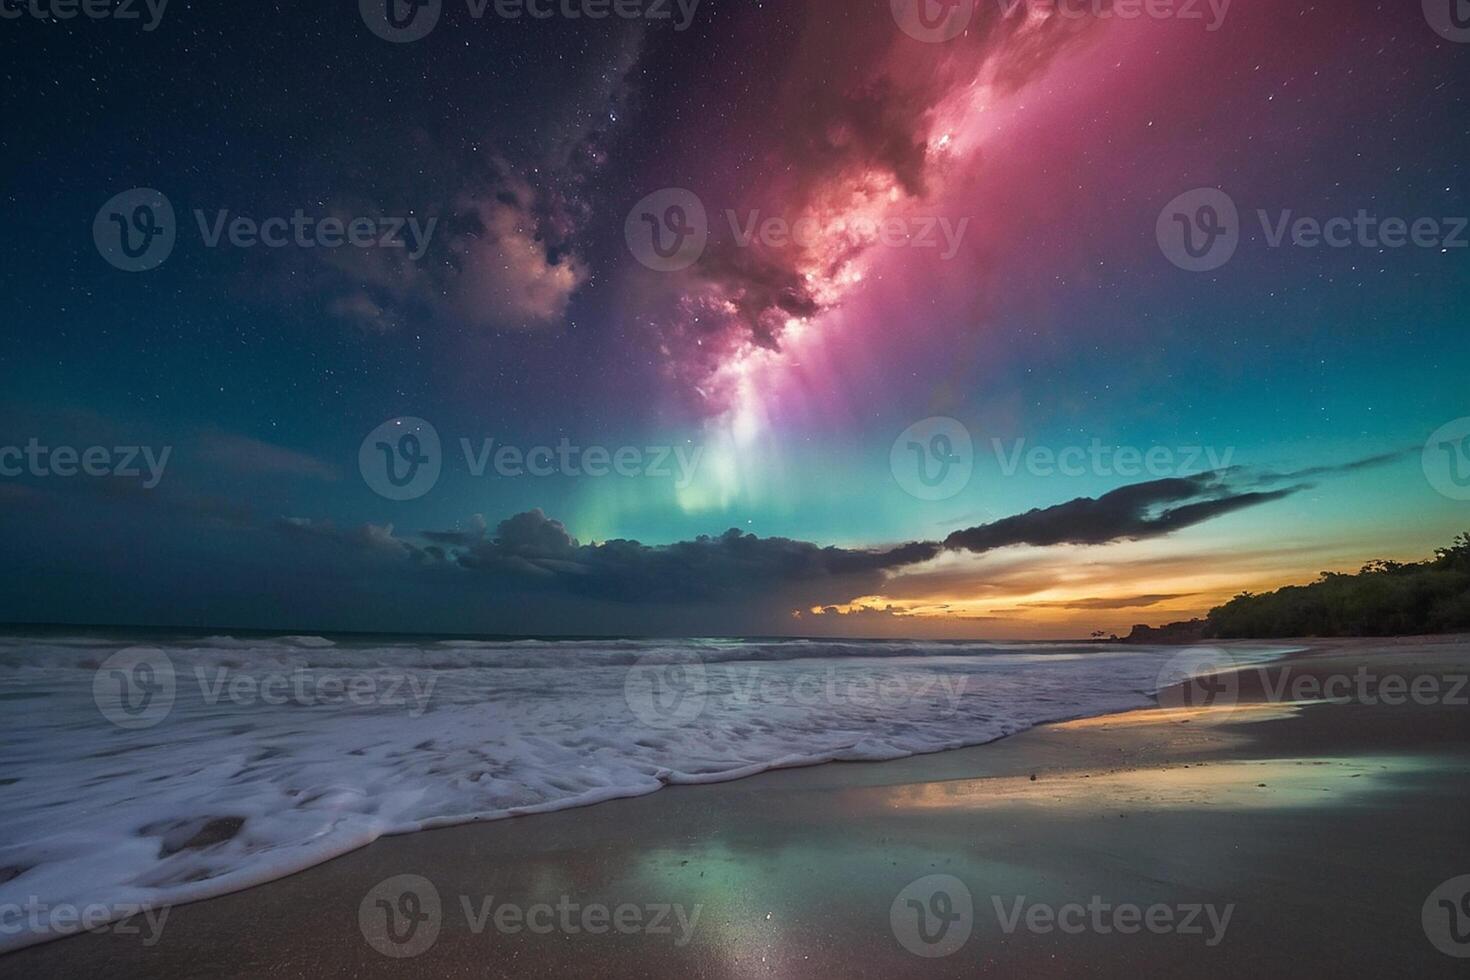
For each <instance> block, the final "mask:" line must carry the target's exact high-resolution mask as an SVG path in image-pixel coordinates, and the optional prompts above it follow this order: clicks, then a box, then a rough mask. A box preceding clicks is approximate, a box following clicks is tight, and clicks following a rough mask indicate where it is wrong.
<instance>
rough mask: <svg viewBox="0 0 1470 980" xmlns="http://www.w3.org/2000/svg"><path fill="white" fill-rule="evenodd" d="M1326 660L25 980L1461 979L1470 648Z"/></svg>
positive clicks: (436, 874)
mask: <svg viewBox="0 0 1470 980" xmlns="http://www.w3.org/2000/svg"><path fill="white" fill-rule="evenodd" d="M1307 645H1309V646H1310V649H1308V650H1307V651H1306V652H1304V653H1302V654H1298V655H1295V656H1293V657H1291V658H1289V659H1287V660H1285V661H1282V662H1280V663H1278V664H1275V665H1272V666H1271V667H1269V668H1259V669H1258V668H1249V669H1247V670H1245V671H1244V672H1243V673H1241V674H1239V675H1237V678H1236V680H1235V681H1232V682H1231V683H1230V684H1229V685H1227V688H1226V694H1225V695H1224V696H1222V697H1219V698H1217V699H1216V700H1215V703H1214V704H1213V705H1211V706H1208V707H1198V706H1181V705H1179V704H1178V700H1179V699H1177V698H1173V697H1170V696H1165V697H1162V698H1161V701H1162V702H1163V703H1164V704H1165V705H1167V706H1166V707H1161V708H1158V709H1152V710H1141V711H1133V712H1128V713H1124V714H1116V715H1109V716H1104V717H1098V718H1091V719H1084V720H1079V721H1074V722H1067V723H1060V724H1054V725H1047V726H1043V727H1041V728H1037V729H1034V730H1031V731H1028V732H1025V733H1023V734H1020V735H1017V736H1014V737H1011V738H1007V739H1004V740H1001V741H998V742H995V743H992V744H989V745H984V746H979V747H976V748H971V749H963V750H957V751H951V752H943V753H938V754H934V755H926V756H917V757H912V758H908V759H902V760H897V761H893V762H886V763H852V764H848V763H836V764H829V765H824V766H817V767H813V768H805V769H791V770H781V771H776V772H769V773H765V774H762V775H759V776H755V777H752V778H749V779H744V780H740V781H736V782H731V783H723V784H718V785H708V786H675V787H670V788H667V789H664V790H662V791H660V792H657V793H654V794H651V795H648V796H643V797H639V798H636V799H627V800H618V801H613V802H609V803H605V804H601V805H598V806H593V807H587V808H583V809H576V810H568V811H564V812H558V813H550V814H545V815H537V816H531V817H526V818H519V819H512V820H505V821H499V822H494V823H487V824H476V825H468V826H461V827H453V828H448V829H443V830H434V831H426V832H422V833H417V834H409V835H404V836H398V837H391V838H385V839H383V840H380V841H377V842H376V843H374V844H372V845H370V846H368V847H365V848H363V849H361V850H358V851H356V852H353V853H351V854H348V855H346V856H343V857H341V858H338V859H336V860H334V861H330V862H328V863H326V864H323V865H320V866H318V867H315V868H312V869H310V870H307V871H305V872H302V873H299V874H296V875H292V876H290V877H288V878H285V879H282V880H280V881H277V882H274V883H271V884H268V885H264V886H261V887H258V888H254V889H250V890H247V891H243V892H239V893H236V894H232V895H227V896H224V897H221V898H217V899H212V900H209V901H204V902H199V903H195V904H192V905H187V906H181V907H177V908H173V909H170V910H168V913H167V915H166V917H165V918H163V919H162V920H161V921H158V922H156V923H152V924H150V923H146V922H139V923H137V924H136V931H129V933H128V934H123V932H122V931H121V930H116V929H113V930H109V931H107V932H101V933H97V934H88V935H78V936H74V937H71V938H67V939H63V940H59V941H55V942H49V943H45V944H42V945H38V946H33V947H30V948H27V949H23V950H20V951H19V952H16V953H12V954H10V955H7V956H5V957H3V958H0V976H4V977H46V976H63V975H88V974H102V973H106V974H107V975H110V976H114V977H145V976H161V975H189V976H201V977H202V976H262V977H375V976H389V975H401V974H415V975H425V976H629V977H633V976H707V977H754V976H860V977H893V976H916V977H917V976H923V977H930V976H937V977H969V976H976V975H995V976H1008V975H1023V976H1088V977H1111V976H1118V977H1122V976H1133V975H1137V974H1139V973H1141V972H1145V971H1147V972H1165V973H1172V972H1178V973H1182V974H1188V975H1194V976H1208V977H1215V976H1218V977H1226V976H1232V977H1234V976H1240V975H1256V976H1285V975H1288V974H1294V975H1299V974H1302V973H1303V972H1305V973H1307V974H1312V975H1353V976H1366V975H1371V974H1387V973H1394V974H1412V975H1416V976H1428V977H1437V976H1444V977H1450V976H1463V975H1464V970H1465V960H1463V959H1460V958H1456V957H1454V956H1452V955H1449V952H1444V951H1441V949H1440V948H1437V947H1436V945H1435V942H1434V941H1432V939H1431V936H1430V935H1429V932H1428V931H1427V930H1426V923H1425V918H1424V914H1425V912H1426V904H1427V905H1428V915H1429V920H1430V922H1431V926H1432V927H1434V928H1438V927H1435V926H1433V923H1435V922H1438V920H1439V919H1440V918H1442V919H1443V920H1444V923H1445V924H1446V925H1448V924H1450V920H1449V915H1450V909H1451V908H1452V906H1446V907H1445V908H1444V911H1440V910H1439V909H1440V906H1439V905H1438V901H1437V900H1435V901H1431V896H1432V893H1435V891H1436V889H1437V888H1438V887H1439V886H1440V885H1441V884H1442V883H1444V882H1446V881H1448V880H1450V879H1453V878H1456V877H1457V876H1460V875H1470V839H1467V828H1470V723H1467V719H1470V709H1467V707H1466V706H1465V699H1466V698H1467V696H1470V690H1467V689H1466V688H1465V687H1464V686H1463V678H1464V676H1465V674H1466V673H1467V671H1470V639H1467V638H1465V637H1453V638H1445V639H1416V640H1398V641H1380V640H1373V641H1369V640H1353V641H1307ZM1393 678H1403V690H1402V691H1400V685H1399V682H1398V681H1397V680H1393ZM1303 695H1305V697H1302V696H1303ZM1314 695H1315V697H1314ZM1324 695H1326V696H1330V697H1334V698H1335V700H1331V701H1327V700H1318V699H1317V698H1320V697H1322V696H1324ZM936 875H942V876H947V877H945V878H943V879H933V878H931V877H930V876H936ZM400 876H415V877H414V878H400ZM390 879H398V880H397V881H389V880H390ZM926 879H927V883H926ZM385 881H389V884H387V885H382V884H381V883H383V882H385ZM425 882H426V883H428V885H429V886H431V887H429V888H425V887H424V883H425ZM936 882H938V885H937V886H936ZM956 882H957V883H958V884H956ZM936 887H938V888H939V891H940V892H943V894H938V893H937V892H936V891H935V888H936ZM409 892H413V895H412V897H411V898H408V900H407V901H405V898H406V897H408V893H409ZM380 900H381V901H382V903H383V904H381V905H380V904H379V901H380ZM1456 900H1458V899H1456ZM436 905H437V910H436V909H435V906H436ZM390 912H391V913H392V917H391V921H390V916H389V913H390ZM921 913H922V914H923V917H924V921H922V922H921V921H920V914H921ZM1455 914H1456V915H1458V914H1459V913H1458V912H1456V913H1455ZM1466 915H1470V912H1467V913H1466ZM411 920H412V921H411ZM1456 923H1457V925H1458V928H1459V930H1462V931H1461V932H1460V933H1459V934H1460V935H1463V930H1464V929H1466V928H1470V919H1466V918H1465V917H1464V916H1460V917H1459V918H1458V919H1457V920H1456ZM154 926H157V928H154ZM1442 931H1443V930H1442ZM390 933H392V934H393V935H390ZM1446 935H1448V936H1449V937H1450V938H1448V939H1446V938H1445V937H1444V936H1441V937H1440V945H1441V946H1445V945H1448V946H1449V949H1450V952H1458V953H1459V954H1460V955H1461V956H1467V955H1470V942H1466V943H1457V942H1456V940H1455V938H1454V935H1455V933H1453V932H1447V933H1446ZM395 939H396V940H397V941H395ZM385 951H386V952H385ZM940 952H943V953H946V954H947V955H942V956H935V955H930V954H934V953H940ZM389 954H394V955H389ZM402 954H411V955H402Z"/></svg>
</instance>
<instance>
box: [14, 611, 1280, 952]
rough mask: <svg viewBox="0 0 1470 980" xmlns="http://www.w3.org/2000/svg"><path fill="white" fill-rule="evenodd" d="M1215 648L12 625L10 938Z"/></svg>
mask: <svg viewBox="0 0 1470 980" xmlns="http://www.w3.org/2000/svg"><path fill="white" fill-rule="evenodd" d="M1285 650H1286V648H1284V647H1271V646H1260V647H1258V648H1252V649H1249V650H1242V649H1240V648H1235V647H1232V648H1231V650H1230V656H1231V657H1232V658H1234V659H1235V660H1237V661H1239V660H1241V659H1247V660H1251V661H1259V660H1265V659H1270V658H1273V657H1275V656H1277V655H1279V654H1281V653H1283V652H1285ZM1201 657H1203V659H1204V660H1205V661H1206V662H1207V664H1208V665H1209V666H1215V665H1217V664H1218V655H1217V654H1213V653H1210V652H1209V651H1204V652H1203V653H1202V652H1201V651H1200V650H1196V649H1188V650H1186V649H1182V648H1178V647H1128V646H1120V645H1113V644H1085V643H1071V644H1069V643H991V642H986V643H980V642H972V643H962V642H917V641H915V642H897V641H852V642H848V641H840V642H839V641H826V640H730V639H687V640H576V641H553V640H503V641H502V640H496V641H486V640H461V639H455V640H444V639H433V638H410V637H373V638H364V637H350V638H349V637H325V636H275V637H271V636H263V635H229V636H223V635H222V636H199V635H194V636H145V635H142V634H137V633H126V634H124V633H122V632H118V633H114V634H112V635H80V634H75V635H66V634H64V633H58V632H55V631H52V632H51V633H49V634H44V635H31V636H9V637H0V705H3V710H0V736H3V741H4V746H5V750H6V758H5V765H4V768H3V771H0V951H3V950H8V949H13V948H18V947H20V946H24V945H28V944H30V943H32V942H36V941H40V940H42V939H45V938H49V937H51V936H54V935H58V934H61V933H64V932H67V931H75V930H76V929H80V928H84V927H85V926H86V925H87V924H89V923H90V924H92V925H99V924H101V922H102V921H107V920H108V919H111V918H119V917H122V916H124V915H126V914H127V913H128V912H130V911H132V910H135V909H138V908H145V907H157V906H162V905H167V904H176V903H179V902H187V901H194V900H198V899H202V898H208V897H212V896H215V895H219V894H223V893H226V892H231V891H236V890H239V889H242V888H246V887H249V886H252V885H256V884H260V883H263V882H266V881H269V880H272V879H275V878H279V877H282V876H284V875H287V874H290V873H292V872H295V871H298V870H300V869H302V868H306V867H309V866H311V865H314V864H318V863H320V862H322V861H326V860H328V859H330V858H333V857H335V856H337V855H340V854H343V853H345V852H347V851H350V850H352V849H354V848H358V847H361V846H363V845H365V844H367V843H369V842H371V841H373V840H375V839H376V838H378V837H381V836H383V835H386V834H400V833H407V832H411V831H416V830H423V829H428V828H432V827H441V826H447V825H451V824H458V823H466V822H470V821H477V820H495V819H500V818H504V817H512V816H523V815H529V814H535V813H540V812H545V811H551V810H561V809H566V808H568V807H575V806H585V805H588V804H592V803H598V802H601V801H604V800H611V799H616V798H619V797H627V796H636V795H641V794H645V793H652V792H654V791H656V790H658V789H660V788H661V787H663V786H666V785H669V784H677V783H701V782H714V781H720V780H729V779H738V778H741V777H743V776H748V775H752V774H754V773H758V772H762V771H765V770H768V769H773V768H778V767H787V766H804V765H814V764H817V763H822V762H828V761H833V760H849V761H862V760H884V759H895V758H901V757H904V756H908V755H913V754H918V753H926V752H937V751H941V750H944V749H952V748H959V747H963V746H971V745H978V744H981V743H984V742H989V741H993V740H995V739H998V738H1002V737H1004V736H1006V735H1010V734H1013V733H1015V732H1019V731H1022V730H1024V729H1027V728H1030V727H1033V726H1035V725H1038V724H1041V723H1044V722H1047V721H1055V720H1060V719H1066V718H1074V717H1081V716H1088V715H1096V714H1103V713H1108V712H1113V711H1119V710H1124V709H1128V708H1136V707H1142V706H1146V705H1149V704H1151V703H1152V701H1153V698H1152V695H1153V693H1154V692H1155V691H1156V690H1158V689H1159V687H1161V686H1163V685H1165V684H1167V683H1168V682H1170V681H1172V680H1175V679H1177V678H1178V674H1179V668H1180V664H1181V663H1185V664H1187V663H1188V662H1189V661H1190V658H1195V659H1199V658H1201ZM1171 672H1173V673H1172V674H1171ZM56 909H64V910H86V909H96V910H97V911H96V913H95V919H88V918H86V917H85V916H79V915H74V914H67V915H61V916H58V915H55V914H53V913H54V910H56Z"/></svg>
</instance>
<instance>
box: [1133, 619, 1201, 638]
mask: <svg viewBox="0 0 1470 980" xmlns="http://www.w3.org/2000/svg"><path fill="white" fill-rule="evenodd" d="M1208 625H1209V624H1208V623H1207V622H1206V621H1205V620H1203V619H1191V620H1187V621H1186V622H1182V623H1169V624H1168V625H1165V626H1158V627H1154V626H1145V625H1143V624H1139V625H1137V626H1135V627H1133V631H1132V632H1131V633H1129V634H1128V636H1127V637H1126V638H1124V640H1123V642H1124V643H1167V644H1178V643H1198V642H1199V641H1201V640H1203V639H1204V638H1205V629H1206V627H1207V626H1208Z"/></svg>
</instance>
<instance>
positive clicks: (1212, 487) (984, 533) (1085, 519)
mask: <svg viewBox="0 0 1470 980" xmlns="http://www.w3.org/2000/svg"><path fill="white" fill-rule="evenodd" d="M1300 489H1302V488H1301V487H1300V486H1296V487H1288V488H1285V489H1282V490H1272V491H1262V490H1244V491H1236V490H1234V489H1232V488H1231V486H1230V485H1229V484H1228V483H1226V482H1225V481H1224V480H1223V479H1222V478H1221V477H1220V475H1219V474H1216V473H1202V474H1200V475H1198V476H1188V477H1171V478H1169V479H1164V480H1153V481H1150V482H1148V483H1136V484H1133V485H1131V486H1126V487H1120V488H1119V489H1117V490H1114V491H1112V492H1111V493H1105V494H1103V495H1102V496H1101V497H1096V498H1093V497H1078V498H1077V499H1076V500H1073V501H1069V502H1068V503H1065V504H1057V505H1056V506H1055V507H1046V508H1039V509H1037V510H1031V511H1028V512H1026V513H1024V514H1017V515H1015V516H1014V517H1006V518H1003V519H1001V520H999V521H995V522H993V523H991V524H982V525H980V526H979V527H972V528H967V529H966V530H963V531H956V532H954V533H953V534H951V535H950V536H949V537H948V538H946V539H945V541H944V545H945V547H946V548H953V549H963V550H966V551H975V552H984V551H992V550H994V549H996V548H1006V547H1010V546H1012V545H1023V544H1024V545H1032V546H1035V547H1047V546H1050V545H1057V544H1089V545H1097V544H1108V543H1110V542H1113V541H1136V540H1139V539H1143V538H1156V537H1162V536H1163V535H1166V534H1172V533H1173V532H1175V531H1179V530H1182V529H1184V528H1186V527H1191V526H1193V525H1195V524H1200V523H1203V522H1205V521H1208V520H1210V519H1212V518H1215V517H1221V516H1223V515H1225V514H1230V513H1233V512H1235V511H1238V510H1244V509H1245V508H1247V507H1255V506H1257V505H1260V504H1265V503H1270V502H1271V501H1273V500H1280V499H1282V498H1283V497H1287V496H1290V495H1291V494H1293V493H1296V492H1297V491H1298V490H1300Z"/></svg>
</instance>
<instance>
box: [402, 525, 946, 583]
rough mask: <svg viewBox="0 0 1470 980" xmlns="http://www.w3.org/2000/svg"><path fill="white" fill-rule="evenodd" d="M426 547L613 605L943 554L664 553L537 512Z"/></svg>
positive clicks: (791, 546) (721, 549) (754, 541)
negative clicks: (596, 540) (578, 533)
mask: <svg viewBox="0 0 1470 980" xmlns="http://www.w3.org/2000/svg"><path fill="white" fill-rule="evenodd" d="M425 537H426V538H428V539H429V540H432V541H435V542H436V543H438V544H440V545H450V546H452V547H453V548H454V550H452V551H451V552H450V554H449V558H450V560H452V561H454V562H456V563H458V564H459V565H461V566H462V567H464V568H468V569H472V570H475V571H479V572H482V573H486V574H488V575H491V576H495V577H500V578H503V579H506V580H508V581H511V582H518V583H520V584H522V585H525V586H529V587H554V588H559V589H564V590H566V591H569V592H572V593H574V594H576V595H580V596H584V597H589V598H600V599H610V600H615V601H619V602H666V601H685V602H709V601H716V600H722V599H728V598H731V597H738V596H742V595H752V594H757V593H762V592H771V591H776V590H779V589H780V588H781V587H782V586H787V585H792V584H796V583H814V582H831V581H836V580H843V581H845V582H846V583H848V584H849V585H851V586H853V587H859V585H860V584H862V583H865V582H866V583H868V584H876V582H877V581H878V580H879V579H880V578H881V575H882V573H883V572H884V571H887V570H890V569H896V568H901V567H903V566H906V565H912V564H915V563H917V562H920V561H925V560H927V559H929V558H932V557H934V556H935V555H936V554H937V553H938V551H939V546H938V545H937V544H932V543H922V542H915V543H911V544H905V545H902V546H900V547H897V548H890V549H871V550H858V549H845V548H831V547H828V548H823V547H821V546H819V545H815V544H812V543H810V542H807V541H795V540H792V539H790V538H760V537H757V536H755V535H753V534H746V533H743V532H741V531H739V530H735V529H733V528H732V529H731V530H729V531H726V532H725V533H724V534H721V535H719V536H718V537H709V536H704V535H701V536H700V537H698V538H695V539H694V540H692V541H680V542H677V543H675V544H670V545H645V544H642V543H640V542H637V541H627V540H614V541H605V542H602V543H600V544H582V543H581V542H579V541H578V540H577V539H576V538H574V537H572V536H571V535H570V534H569V533H567V529H566V528H565V527H564V526H563V525H562V524H561V522H560V521H555V520H552V519H551V518H548V517H547V516H546V515H545V514H543V513H542V512H541V511H539V510H537V511H531V512H529V513H525V514H518V515H516V516H515V517H512V518H510V519H508V520H505V521H502V522H501V523H500V524H499V526H498V527H497V528H496V529H495V531H494V532H493V533H490V532H488V531H486V532H483V533H481V534H479V535H478V536H476V535H474V533H473V532H470V533H469V534H466V533H465V532H440V533H436V534H432V535H426V536H425Z"/></svg>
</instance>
